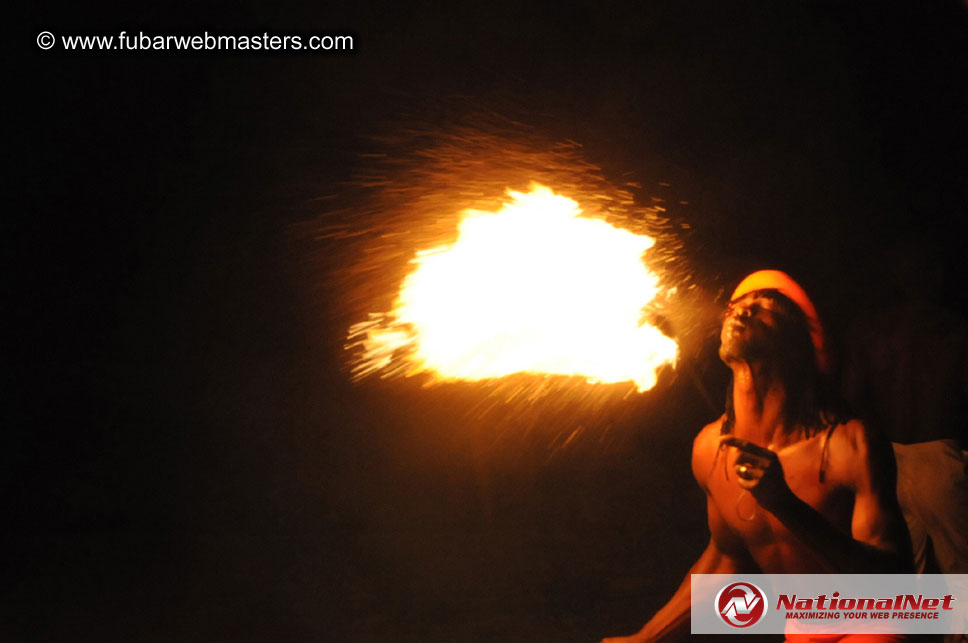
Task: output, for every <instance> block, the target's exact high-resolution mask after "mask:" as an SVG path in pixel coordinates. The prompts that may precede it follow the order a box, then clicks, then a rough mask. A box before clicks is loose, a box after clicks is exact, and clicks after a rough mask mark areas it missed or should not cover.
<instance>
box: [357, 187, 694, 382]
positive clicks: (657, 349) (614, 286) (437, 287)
mask: <svg viewBox="0 0 968 643" xmlns="http://www.w3.org/2000/svg"><path fill="white" fill-rule="evenodd" d="M507 195H508V201H507V202H506V203H505V204H504V205H503V206H502V207H501V208H500V209H499V210H498V211H496V212H486V211H482V210H465V211H464V212H463V213H462V214H461V219H460V223H459V226H458V236H457V240H456V241H455V242H454V243H451V244H447V245H441V246H439V247H435V248H430V249H426V250H421V251H418V252H417V253H416V256H415V257H414V258H413V259H412V261H411V263H412V265H413V269H412V271H411V272H410V273H409V274H408V275H407V276H406V278H405V279H404V280H403V283H402V284H401V285H400V288H399V292H398V294H397V296H396V298H395V301H394V304H393V309H392V310H391V311H389V312H386V313H376V314H371V315H370V319H369V320H368V321H366V322H362V323H359V324H355V325H354V326H352V327H351V328H350V333H349V336H350V340H351V343H350V345H349V347H351V348H352V347H358V348H359V350H358V353H357V362H356V364H355V366H354V369H353V372H354V376H355V377H357V378H360V377H363V376H366V375H371V374H374V373H380V374H382V375H383V376H385V377H386V376H394V375H408V376H409V375H416V374H419V373H427V374H430V375H431V376H432V381H458V380H464V381H480V380H489V379H493V378H501V377H505V376H507V375H511V374H514V373H529V374H533V375H542V376H547V375H570V376H579V377H582V378H584V379H585V380H586V381H587V382H589V383H618V382H630V383H632V384H634V386H635V387H636V388H637V390H639V391H645V390H648V389H650V388H652V387H653V386H654V385H655V383H656V378H657V375H656V374H657V371H658V369H659V368H660V367H661V366H662V365H664V364H670V363H674V362H675V360H676V354H677V345H676V343H675V341H674V340H672V339H670V338H669V337H666V336H665V335H664V334H663V333H662V332H661V331H659V330H658V329H657V328H655V327H653V326H651V325H649V324H647V323H644V321H643V309H644V308H645V306H647V305H648V304H649V302H651V301H652V300H653V299H654V298H655V297H656V295H657V294H658V293H659V290H660V285H659V277H658V275H656V274H655V273H654V272H652V271H650V270H649V268H648V266H647V265H646V264H645V262H644V259H643V255H644V253H645V251H646V250H647V249H648V248H650V247H651V246H652V245H653V244H654V240H653V239H652V238H650V237H648V236H645V235H640V234H634V233H632V232H630V231H628V230H623V229H620V228H616V227H614V226H612V225H610V224H609V223H607V222H605V221H603V220H601V219H595V218H589V217H584V216H582V210H581V208H580V206H579V204H578V203H577V202H575V201H574V200H572V199H570V198H568V197H566V196H562V195H559V194H555V193H554V192H553V191H552V190H551V189H550V188H548V187H545V186H542V185H538V184H532V185H531V189H530V191H529V192H517V191H514V190H508V191H507Z"/></svg>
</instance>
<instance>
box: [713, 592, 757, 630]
mask: <svg viewBox="0 0 968 643" xmlns="http://www.w3.org/2000/svg"><path fill="white" fill-rule="evenodd" d="M767 609H768V606H767V601H766V594H765V593H764V592H763V590H762V589H760V588H759V587H757V586H756V585H753V584H752V583H733V584H731V585H727V586H726V587H724V588H722V589H721V590H719V593H718V594H716V613H717V614H718V615H719V618H721V619H723V622H725V623H727V624H728V625H731V626H733V627H750V626H751V625H755V624H756V623H758V622H759V620H760V619H761V618H763V615H764V614H766V610H767Z"/></svg>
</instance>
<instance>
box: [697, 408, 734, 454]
mask: <svg viewBox="0 0 968 643" xmlns="http://www.w3.org/2000/svg"><path fill="white" fill-rule="evenodd" d="M725 421H726V415H725V414H723V415H721V416H719V417H718V418H716V419H715V420H713V421H712V422H710V423H709V424H707V425H706V426H704V427H703V428H702V429H700V430H699V433H698V434H697V435H696V438H695V439H694V440H693V441H692V451H693V453H695V452H696V451H697V450H700V451H706V450H708V449H711V448H712V449H715V448H718V447H719V437H720V435H721V434H722V430H723V422H725Z"/></svg>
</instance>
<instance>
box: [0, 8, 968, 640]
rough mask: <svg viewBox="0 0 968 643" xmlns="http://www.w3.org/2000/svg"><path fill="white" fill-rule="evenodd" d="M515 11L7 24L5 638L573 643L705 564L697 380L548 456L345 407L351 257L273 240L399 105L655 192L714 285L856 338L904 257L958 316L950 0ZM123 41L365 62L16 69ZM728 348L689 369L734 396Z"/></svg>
mask: <svg viewBox="0 0 968 643" xmlns="http://www.w3.org/2000/svg"><path fill="white" fill-rule="evenodd" d="M526 5H527V3H515V4H511V5H509V6H506V7H500V6H498V5H496V4H484V5H481V6H477V7H472V6H464V5H463V4H461V3H420V4H418V5H414V6H412V7H405V6H403V5H402V4H400V5H396V6H391V5H390V4H389V3H388V5H387V6H384V7H374V6H366V5H363V6H353V7H350V6H337V5H335V4H333V5H330V6H318V7H315V8H314V9H312V10H311V11H310V10H307V11H296V10H289V9H282V8H280V7H266V8H257V7H255V6H251V5H237V4H222V5H220V6H219V7H217V8H216V9H215V11H213V12H212V13H210V14H208V15H201V12H200V10H196V11H195V12H194V13H192V14H190V15H189V14H183V13H179V12H176V11H174V10H172V9H171V8H167V7H166V8H165V9H161V8H158V9H152V8H149V7H139V8H138V9H137V12H136V13H135V12H132V10H125V9H121V8H119V9H117V10H112V11H108V10H103V11H99V10H94V9H91V8H90V7H85V8H84V9H83V10H82V9H80V8H73V9H66V8H57V9H55V8H52V7H50V6H45V5H42V4H41V5H37V6H35V7H34V8H33V10H32V15H31V16H30V17H29V19H27V20H24V21H22V22H21V24H19V25H18V27H23V28H22V29H20V32H21V33H20V34H19V35H20V36H21V37H20V39H19V40H17V42H16V45H15V50H16V53H15V58H14V60H15V62H14V64H13V65H11V67H12V69H10V70H8V74H9V79H8V80H9V81H10V82H11V83H13V84H14V86H15V87H16V88H17V89H18V91H17V92H15V93H11V94H8V98H7V103H8V104H12V105H13V106H14V107H15V109H16V110H18V111H19V110H23V113H22V114H18V115H17V116H16V117H15V118H12V119H8V121H7V124H8V126H10V128H11V129H12V130H13V131H12V132H11V133H10V134H9V135H8V140H10V141H11V142H12V143H13V148H14V149H13V150H11V148H8V153H7V158H8V161H10V162H11V165H14V166H16V167H14V168H13V172H14V173H13V174H12V175H11V174H10V173H9V172H10V169H9V168H8V171H7V172H8V175H7V176H8V182H10V183H11V184H12V186H13V187H14V189H15V192H16V193H17V196H18V197H19V198H17V199H16V200H15V201H14V204H13V207H8V210H7V212H6V215H5V216H4V224H3V236H4V239H5V241H6V242H7V243H6V244H5V245H6V247H7V250H6V251H5V255H6V258H7V259H8V264H9V265H10V266H11V267H10V268H8V269H7V270H5V271H4V272H5V277H6V279H5V282H6V285H5V293H6V296H5V297H4V300H5V305H4V317H5V318H6V319H7V321H8V324H7V327H8V331H7V333H6V339H7V342H6V345H7V347H6V348H5V350H4V355H5V357H4V363H5V366H6V368H5V369H4V371H5V380H6V384H5V388H6V389H7V396H6V397H7V402H6V403H5V404H4V407H5V412H6V413H5V415H6V417H7V419H6V420H5V421H4V423H3V424H4V436H5V439H4V448H3V451H4V456H5V459H6V460H8V464H6V465H4V467H3V469H4V473H5V474H6V476H7V479H6V480H5V485H4V486H5V489H6V490H7V491H8V493H7V494H6V495H7V497H8V499H9V505H8V510H7V512H6V513H7V514H8V516H9V518H8V521H7V525H8V526H7V529H6V530H5V531H7V532H8V533H12V534H13V536H14V544H13V545H10V546H8V549H7V550H6V556H5V557H4V558H5V566H6V567H7V570H6V571H5V572H4V573H3V576H4V579H5V583H4V585H5V596H4V599H3V601H2V602H3V605H4V608H5V611H6V614H4V616H3V621H2V631H0V636H2V637H3V638H4V640H20V639H23V640H89V639H90V640H141V641H156V640H157V641H172V640H177V641H250V640H252V641H264V640H275V641H283V640H285V641H289V640H292V641H303V640H334V641H377V640H379V641H411V640H413V641H417V640H419V641H518V640H529V641H592V640H598V638H600V637H601V636H604V635H618V634H623V633H631V632H632V631H634V630H635V629H637V628H638V627H639V626H640V625H641V624H642V623H643V622H644V620H645V619H646V618H647V617H648V616H649V615H650V614H651V613H652V612H653V611H654V610H655V609H656V608H657V607H659V606H660V605H661V604H662V602H663V600H664V599H665V598H667V597H668V596H669V595H670V594H671V592H672V591H673V590H674V588H675V587H676V586H677V584H678V583H679V581H680V579H681V578H682V575H683V574H684V573H685V572H686V570H687V569H688V566H689V565H690V564H691V563H692V562H693V560H694V559H695V557H696V556H697V555H698V554H699V553H700V552H701V550H702V548H703V546H704V544H705V542H706V539H707V538H708V535H707V532H706V527H705V515H704V506H703V503H702V497H701V493H700V492H699V490H698V489H697V488H696V487H695V484H694V483H693V482H692V481H691V479H690V474H689V470H688V454H689V448H690V445H691V440H692V437H693V435H694V434H695V432H696V431H697V430H698V429H699V428H700V427H701V426H702V424H703V423H705V422H708V421H710V420H712V419H713V417H715V413H714V412H712V411H711V410H710V409H709V407H708V406H707V405H706V403H705V402H704V401H703V399H702V397H701V396H700V394H699V393H698V388H697V387H696V386H695V385H694V382H693V380H690V379H689V378H687V377H685V376H683V375H679V376H677V377H671V376H669V377H667V379H666V380H664V381H663V383H661V384H660V386H659V387H658V389H657V390H656V391H655V392H653V393H650V394H647V395H643V396H638V397H635V398H632V399H631V401H628V402H626V403H625V404H624V405H620V406H619V407H610V408H608V409H606V411H605V412H606V413H607V414H608V417H607V418H599V419H600V421H601V423H600V425H599V426H590V427H589V429H588V431H586V434H591V435H592V437H589V438H587V439H584V440H579V441H577V442H576V443H575V444H573V445H572V446H571V447H570V448H569V449H555V448H553V444H552V443H553V440H554V439H555V437H556V436H558V435H559V434H560V433H561V432H562V431H565V430H568V429H569V428H570V424H569V422H571V421H573V419H572V418H568V417H565V416H564V415H561V414H559V415H557V416H553V417H548V418H546V419H545V420H544V421H543V422H542V423H541V424H542V425H543V426H544V427H545V428H544V429H542V430H533V431H529V432H528V433H527V435H525V436H513V435H512V436H511V437H505V438H503V439H497V438H494V437H493V436H492V435H491V434H489V433H488V430H491V429H493V431H494V433H493V435H506V431H504V432H503V433H502V429H501V427H487V426H472V427H471V426H468V425H465V424H464V423H463V420H462V417H463V415H462V414H463V413H464V412H465V411H466V409H467V405H468V401H467V399H466V398H467V397H468V395H471V396H472V391H471V393H468V389H466V388H461V387H442V388H438V389H430V390H421V389H420V388H419V386H418V385H416V384H414V383H412V382H403V383H394V382H383V383H375V382H363V383H361V384H358V385H353V384H351V383H350V382H349V381H348V377H347V373H346V369H345V356H344V355H343V350H342V344H343V341H344V337H345V331H346V327H347V324H348V323H350V322H352V321H354V320H353V319H351V317H350V316H349V315H348V314H347V313H346V311H345V310H342V309H341V304H340V302H341V301H342V300H343V299H342V298H343V297H344V293H341V292H339V287H338V285H339V281H338V280H334V279H332V278H331V277H332V275H333V274H336V273H337V272H338V269H339V266H338V265H336V264H338V261H339V258H340V257H343V256H345V253H347V252H348V251H347V250H346V249H345V248H343V247H340V246H339V244H340V242H339V241H336V240H324V241H318V242H315V243H312V242H310V241H307V240H306V239H305V238H302V237H300V236H299V235H296V234H294V233H293V230H294V229H297V228H298V224H302V223H305V222H306V221H312V220H313V217H315V216H319V215H321V214H323V212H322V210H323V209H325V205H321V203H323V204H324V203H325V202H321V201H320V200H319V199H318V197H321V196H326V195H333V194H337V193H339V192H340V190H341V189H342V188H341V186H343V185H345V183H344V182H345V181H347V180H348V179H350V178H351V177H352V176H353V175H354V174H356V173H359V172H361V171H365V170H366V164H367V162H368V161H367V159H366V158H361V157H360V156H359V155H360V154H361V153H363V152H367V151H369V149H370V148H369V143H368V142H367V141H368V138H367V137H369V136H371V135H374V134H376V133H379V132H384V133H385V132H386V131H387V129H388V128H391V129H392V127H393V124H394V123H398V122H401V119H403V121H402V122H403V123H404V124H405V118H406V116H405V115H406V114H410V113H415V112H422V113H427V111H428V109H429V111H430V112H433V110H434V109H436V110H437V112H438V113H439V112H441V111H446V109H449V108H446V106H447V105H451V104H453V105H455V106H460V105H467V106H472V107H473V109H479V110H485V111H486V110H495V111H498V112H502V113H506V114H508V116H509V117H511V118H515V119H519V120H523V121H525V122H527V123H528V124H529V126H531V127H533V128H534V129H535V130H537V131H540V132H541V133H542V134H543V135H545V136H548V137H551V138H553V139H565V138H568V139H572V140H575V141H578V142H579V143H581V144H582V145H583V146H584V155H585V158H586V159H587V160H588V161H590V162H591V163H594V164H597V165H599V166H601V167H602V170H603V173H604V174H605V176H606V177H609V178H612V179H614V180H616V181H622V180H630V179H631V180H637V181H639V182H640V183H641V184H642V186H643V187H642V190H641V192H640V193H639V194H637V195H636V196H637V198H641V199H643V201H648V199H649V198H650V197H651V196H655V195H657V194H660V193H661V191H662V190H663V189H668V190H671V191H672V193H673V196H674V198H673V199H672V200H673V201H676V202H677V201H680V200H681V201H688V202H689V204H688V206H682V207H681V208H678V209H675V210H674V211H672V212H671V215H672V216H673V217H674V218H675V219H676V220H677V221H682V222H688V224H689V225H690V230H691V232H690V233H689V236H688V237H684V243H685V244H686V246H687V247H686V250H687V253H688V257H689V261H690V262H691V265H692V266H693V268H694V271H695V274H696V275H697V277H696V278H697V281H698V282H699V283H700V284H701V285H703V287H705V288H707V289H708V291H709V292H710V293H713V294H715V293H716V292H718V290H719V289H720V288H725V287H730V286H732V285H733V284H734V283H735V281H736V279H738V278H739V277H741V276H742V275H743V274H744V273H745V272H746V271H748V270H750V269H752V268H758V267H765V266H767V265H773V266H778V267H782V268H784V269H786V270H788V271H789V272H791V273H793V274H794V275H796V276H799V277H802V279H803V281H804V283H805V285H806V286H807V289H808V291H810V292H812V293H816V298H817V299H818V301H819V303H820V305H821V306H822V308H823V310H824V312H825V313H826V316H827V318H828V319H829V320H830V323H831V325H832V327H833V328H834V329H835V330H836V331H839V332H843V330H844V329H846V328H847V327H849V325H850V324H851V322H852V320H854V319H855V318H857V317H858V316H860V315H862V314H864V313H867V312H870V311H874V310H877V309H878V307H880V306H883V305H886V304H887V303H890V302H892V301H896V300H897V299H898V298H899V297H900V295H899V290H898V287H897V285H896V277H895V276H894V273H895V272H897V271H896V270H893V272H892V266H894V265H897V264H903V262H900V261H899V257H900V256H901V255H903V254H904V253H905V249H906V248H911V247H916V248H918V249H920V250H919V252H920V253H921V254H920V255H917V256H919V257H925V256H932V255H933V256H934V257H935V258H936V259H937V260H938V262H939V265H940V267H941V268H942V269H943V271H944V274H943V276H940V277H937V276H935V277H934V278H933V281H934V283H938V279H940V284H941V285H942V287H943V289H944V290H943V294H944V297H945V301H946V303H947V305H948V306H949V307H950V308H952V309H954V310H957V311H960V312H962V313H963V312H964V311H965V305H966V298H965V294H964V293H965V290H964V288H963V287H962V285H961V283H960V277H961V270H960V261H961V255H962V253H963V248H964V247H965V243H964V241H963V237H962V236H961V235H962V232H961V226H960V225H959V224H960V222H961V220H962V219H963V217H964V216H965V214H966V208H965V206H966V202H968V201H966V189H968V188H966V186H968V181H966V180H965V176H966V167H965V151H966V150H965V118H964V114H965V113H968V110H966V104H965V98H964V97H965V80H966V78H968V61H966V53H968V50H966V47H965V40H966V34H968V31H966V27H968V9H966V6H965V5H964V4H963V3H957V2H909V3H901V4H897V3H809V4H808V3H775V2H760V3H715V2H705V3H700V4H697V3H688V2H686V3H683V2H647V3H640V4H638V5H637V6H636V7H635V8H634V9H631V10H629V9H619V8H617V7H616V5H612V4H610V3H591V2H579V3H572V4H565V3H562V4H560V5H558V6H554V7H546V8H544V9H542V10H539V9H537V8H528V7H527V6H526ZM727 5H728V6H727ZM122 29H127V30H128V31H129V32H137V31H138V30H143V31H145V32H146V33H152V34H166V33H182V34H194V33H201V32H203V31H204V30H206V29H208V30H210V31H212V32H219V33H226V34H241V33H252V32H259V33H261V32H262V31H269V32H272V33H277V34H285V33H293V32H297V33H332V32H349V33H352V34H354V35H355V37H356V42H357V51H356V52H355V53H352V54H349V55H327V54H302V53H300V54H283V53H279V54H273V55H256V54H241V53H240V54H224V53H215V52H207V53H202V54H195V55H187V54H179V53H135V52H132V53H128V54H124V55H118V54H112V55H108V54H94V53H83V52H77V53H65V52H63V51H58V50H56V49H55V50H52V51H49V52H45V51H41V50H39V49H37V47H36V45H35V44H34V38H35V36H36V34H37V33H38V32H40V31H42V30H50V31H52V32H54V33H55V34H57V35H61V34H72V33H89V34H116V33H117V32H118V31H120V30H122ZM441 106H445V108H442V107H441ZM454 109H455V110H459V109H460V108H459V107H455V108H454ZM401 115H404V116H401ZM450 116H451V115H448V114H445V115H444V117H450ZM452 116H453V118H455V119H460V118H462V117H463V115H462V114H460V113H456V112H455V113H454V114H453V115H452ZM21 146H22V150H21V149H17V148H21ZM660 181H662V182H667V183H669V184H670V187H669V188H665V187H661V186H659V185H658V184H659V182H660ZM344 223H345V221H344ZM327 257H330V258H331V260H330V261H329V263H327V259H326V258H327ZM908 263H910V262H908ZM915 263H916V262H915ZM906 269H907V271H908V274H909V275H911V274H913V275H915V276H920V273H918V272H916V271H917V270H918V267H917V265H914V266H911V265H908V266H907V268H906ZM912 271H915V272H913V273H912ZM925 274H926V275H927V274H931V273H930V272H926V273H925ZM10 321H13V322H14V324H13V325H12V326H11V325H9V323H10ZM11 328H14V329H15V330H13V331H12V330H10V329H11ZM714 348H715V347H714V346H713V347H712V349H714ZM714 355H715V353H714V350H710V349H709V347H708V346H707V347H705V348H703V347H700V349H697V350H696V351H694V352H693V353H692V355H691V356H690V358H689V361H690V363H689V364H685V365H684V366H685V367H686V368H688V369H690V371H691V372H693V373H695V374H696V376H697V377H698V379H699V380H700V381H701V382H702V384H703V385H704V386H705V387H706V388H707V389H708V390H709V391H710V392H711V395H712V397H713V398H715V399H716V400H719V399H721V395H722V391H723V386H724V384H725V373H723V372H722V371H723V369H721V368H720V367H718V365H717V363H716V361H715V359H714ZM584 421H585V422H586V423H587V422H588V418H585V420H584ZM470 424H473V423H470ZM596 430H597V431H600V432H601V434H602V435H607V436H609V437H608V440H605V439H596V438H595V437H594V435H595V431H596ZM615 436H618V437H615ZM11 491H12V493H10V492H11Z"/></svg>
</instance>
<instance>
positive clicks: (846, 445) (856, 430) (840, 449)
mask: <svg viewBox="0 0 968 643" xmlns="http://www.w3.org/2000/svg"><path fill="white" fill-rule="evenodd" d="M830 441H831V444H830V449H831V451H832V452H834V453H839V454H842V455H844V456H849V457H855V456H857V455H863V454H866V451H867V448H868V445H869V443H870V431H869V430H868V428H867V426H866V425H865V424H864V423H863V422H862V421H861V420H856V419H854V420H847V421H846V422H843V423H841V424H838V425H836V426H835V427H834V428H833V429H832V433H831V435H830Z"/></svg>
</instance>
